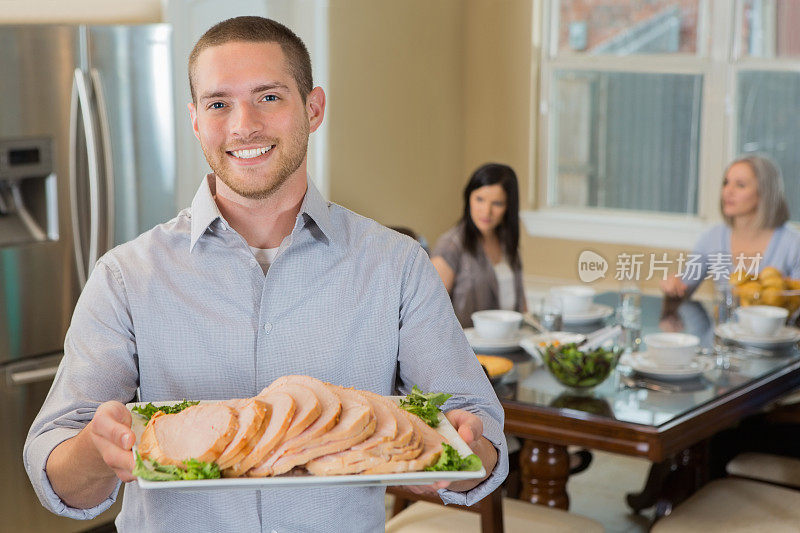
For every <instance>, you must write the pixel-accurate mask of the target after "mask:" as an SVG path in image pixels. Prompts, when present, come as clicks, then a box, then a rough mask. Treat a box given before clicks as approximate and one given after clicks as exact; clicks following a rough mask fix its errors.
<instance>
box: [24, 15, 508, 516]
mask: <svg viewBox="0 0 800 533" xmlns="http://www.w3.org/2000/svg"><path fill="white" fill-rule="evenodd" d="M189 77H190V83H191V87H192V103H191V104H189V111H190V115H191V122H192V127H193V129H194V132H195V135H196V137H197V138H198V140H199V141H200V144H201V146H202V148H203V152H204V153H205V156H206V158H207V160H208V162H209V165H210V166H211V168H212V169H213V171H214V172H213V173H212V174H209V175H208V176H206V177H205V178H204V179H203V181H202V183H201V185H200V188H199V190H198V192H197V194H196V196H195V198H194V200H193V202H192V205H191V208H189V209H185V210H183V211H182V212H181V213H180V214H179V215H178V216H177V217H176V218H175V219H173V220H171V221H169V222H167V223H165V224H162V225H159V226H157V227H156V228H154V229H152V230H150V231H149V232H147V233H145V234H143V235H141V236H140V237H138V238H137V239H136V240H134V241H131V242H129V243H126V244H124V245H122V246H120V247H118V248H116V249H114V250H112V251H111V252H109V253H108V254H106V255H105V256H104V257H103V258H101V259H100V261H99V262H98V263H97V266H96V267H95V269H94V271H93V272H92V275H91V277H90V279H89V281H88V283H87V285H86V288H85V289H84V292H83V294H82V295H81V298H80V300H79V302H78V305H77V307H76V310H75V314H74V316H73V320H72V324H71V326H70V329H69V332H68V333H67V338H66V341H65V356H64V360H63V362H62V365H61V368H60V369H59V372H58V374H57V376H56V379H55V382H54V384H53V388H52V390H51V391H50V394H49V396H48V398H47V400H46V402H45V405H44V406H43V408H42V411H41V413H40V414H39V416H38V417H37V419H36V420H35V422H34V424H33V426H32V427H31V431H30V434H29V436H28V441H27V443H26V446H25V452H24V459H25V466H26V468H27V470H28V474H29V476H30V478H31V481H32V483H33V485H34V488H35V489H36V491H37V493H38V495H39V497H40V499H41V501H42V502H43V504H44V505H45V506H47V507H48V508H49V509H51V510H52V511H54V512H56V513H59V514H62V515H65V516H70V517H74V518H91V517H93V516H95V515H97V514H99V513H100V512H102V511H103V510H104V509H106V508H108V506H109V505H110V504H111V503H112V501H113V500H114V499H115V498H116V494H117V491H118V489H119V486H120V482H121V481H131V480H132V479H133V477H132V476H131V470H132V468H133V465H134V462H133V456H132V452H131V446H132V444H133V440H134V436H133V433H132V432H131V430H130V422H131V418H130V414H129V413H128V411H127V410H126V409H125V407H124V405H123V403H125V402H128V401H131V400H133V399H134V398H135V396H136V392H137V389H138V392H139V396H140V398H141V400H142V401H155V400H170V399H178V400H179V399H182V398H190V399H194V398H196V399H212V400H213V399H227V398H240V397H248V396H253V395H255V394H257V393H258V392H259V391H260V390H261V389H263V388H264V387H266V386H267V385H269V384H270V383H272V382H273V381H274V380H276V379H277V378H279V377H280V376H284V375H289V374H306V375H310V376H314V377H316V378H319V379H322V380H324V381H328V382H332V383H335V384H338V385H343V386H347V387H356V388H359V389H365V390H370V391H373V392H376V393H378V394H383V395H388V394H393V393H394V392H395V391H396V390H400V391H401V392H402V393H406V392H408V391H409V390H410V389H411V386H412V385H419V386H420V387H421V388H422V389H423V390H427V391H444V392H450V393H453V397H452V398H451V399H450V400H449V401H448V402H447V404H445V406H444V407H445V409H446V410H447V411H448V413H447V416H448V418H449V419H450V420H451V422H452V423H453V425H454V426H455V427H456V428H457V429H458V431H459V434H460V435H461V436H462V437H463V438H464V439H465V440H466V441H467V442H468V444H470V446H471V447H472V448H473V450H474V451H475V453H477V454H478V455H479V456H480V458H481V459H482V461H483V463H484V465H485V466H486V468H487V472H489V475H488V477H487V478H486V479H484V480H475V481H462V482H458V483H454V484H452V485H451V486H447V485H446V484H445V483H442V484H439V485H437V486H435V487H429V488H428V490H435V489H440V494H441V497H442V498H443V499H444V500H445V501H447V502H453V503H461V504H472V503H474V502H475V501H477V500H478V499H480V498H482V497H483V496H485V495H487V494H488V493H489V492H491V491H492V490H494V489H495V488H497V486H498V485H499V484H500V483H501V482H502V480H503V478H504V477H505V475H506V472H507V469H508V464H507V453H506V445H505V439H504V437H503V433H502V427H503V413H502V409H501V407H500V405H499V403H498V401H497V398H496V396H495V395H494V393H493V391H492V389H491V386H490V385H489V382H488V380H487V379H486V377H485V375H484V374H483V372H482V370H481V368H480V366H479V365H478V363H477V360H476V358H475V357H474V354H473V353H472V351H471V349H470V347H469V345H468V344H467V342H466V339H465V338H464V335H463V332H462V330H461V328H460V327H459V325H458V322H457V321H456V319H455V316H454V314H453V310H452V306H451V305H450V301H449V298H448V296H447V293H446V292H445V290H444V287H443V286H442V284H441V281H440V280H439V277H438V275H437V274H436V271H435V270H434V269H433V266H432V265H431V263H430V261H429V260H428V257H427V255H426V254H425V253H424V252H423V251H422V250H421V248H420V246H419V245H418V244H417V243H416V242H414V241H413V240H411V239H409V238H407V237H405V236H402V235H400V234H398V233H395V232H393V231H391V230H388V229H386V228H384V227H382V226H380V225H379V224H377V223H376V222H374V221H371V220H369V219H366V218H363V217H360V216H358V215H356V214H354V213H352V212H350V211H347V210H346V209H344V208H342V207H340V206H338V205H335V204H332V203H330V202H327V201H326V200H324V199H323V198H322V196H321V195H320V193H319V192H318V191H317V189H316V188H315V187H314V185H313V182H312V181H310V179H309V177H308V175H307V169H306V150H307V145H308V137H309V135H310V134H311V133H312V132H313V131H315V130H316V129H317V128H318V127H319V126H320V124H321V123H322V120H323V117H324V113H325V94H324V92H323V90H322V89H321V88H319V87H313V83H312V77H311V64H310V60H309V57H308V52H307V51H306V49H305V46H304V45H303V44H302V42H301V41H300V40H299V39H298V38H297V37H296V36H295V35H294V34H293V33H292V32H291V31H290V30H288V29H287V28H285V27H284V26H282V25H280V24H278V23H276V22H274V21H271V20H268V19H262V18H258V17H239V18H236V19H230V20H227V21H224V22H222V23H220V24H218V25H216V26H214V27H213V28H211V29H210V30H209V31H208V32H207V33H206V34H205V35H204V36H203V37H202V38H201V39H200V40H199V41H198V43H197V44H196V46H195V48H194V50H193V52H192V55H191V57H190V60H189ZM383 495H384V489H383V488H381V487H357V488H356V487H343V486H335V485H334V486H329V487H322V486H320V487H319V488H313V489H303V490H291V489H271V490H269V489H264V490H236V491H230V490H229V491H207V492H184V491H154V490H142V489H140V488H139V487H138V486H137V485H136V484H130V485H128V486H127V487H126V489H125V496H124V502H123V510H122V512H121V514H120V515H119V517H118V518H117V528H118V530H120V531H162V530H163V531H237V532H248V531H276V532H284V531H286V532H302V531H348V532H356V531H382V530H383V523H384V503H383Z"/></svg>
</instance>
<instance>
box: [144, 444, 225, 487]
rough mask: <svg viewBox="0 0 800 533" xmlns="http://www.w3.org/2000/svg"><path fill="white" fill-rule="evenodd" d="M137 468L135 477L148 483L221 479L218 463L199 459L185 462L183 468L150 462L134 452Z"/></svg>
mask: <svg viewBox="0 0 800 533" xmlns="http://www.w3.org/2000/svg"><path fill="white" fill-rule="evenodd" d="M134 459H135V461H136V466H135V467H134V468H133V475H134V476H138V477H140V478H142V479H146V480H148V481H178V480H187V479H218V478H220V477H221V474H220V471H219V466H217V463H205V462H203V461H198V460H197V459H188V460H186V461H184V462H183V465H184V466H183V468H181V467H179V466H175V465H162V464H159V463H158V462H156V461H148V460H145V459H142V458H141V457H140V456H139V452H138V451H136V452H134Z"/></svg>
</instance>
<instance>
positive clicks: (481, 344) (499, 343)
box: [464, 328, 525, 353]
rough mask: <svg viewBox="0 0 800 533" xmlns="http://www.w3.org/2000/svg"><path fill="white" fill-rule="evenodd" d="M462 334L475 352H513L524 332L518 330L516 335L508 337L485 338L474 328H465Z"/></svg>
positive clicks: (517, 347)
mask: <svg viewBox="0 0 800 533" xmlns="http://www.w3.org/2000/svg"><path fill="white" fill-rule="evenodd" d="M464 335H466V337H467V341H468V342H469V345H470V346H472V349H473V350H475V351H477V352H499V353H502V352H513V351H516V350H519V343H520V341H521V340H522V339H523V338H524V337H525V334H524V333H523V332H521V331H518V332H517V333H516V335H514V336H513V337H510V338H508V339H485V338H483V337H481V336H480V335H478V332H477V331H475V328H466V329H465V330H464Z"/></svg>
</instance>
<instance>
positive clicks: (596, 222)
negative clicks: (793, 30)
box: [521, 0, 800, 249]
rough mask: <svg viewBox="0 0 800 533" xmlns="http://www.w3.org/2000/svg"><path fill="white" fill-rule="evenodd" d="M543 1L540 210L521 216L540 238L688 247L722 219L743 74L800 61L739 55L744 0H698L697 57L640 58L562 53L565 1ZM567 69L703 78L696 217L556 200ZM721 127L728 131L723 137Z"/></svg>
mask: <svg viewBox="0 0 800 533" xmlns="http://www.w3.org/2000/svg"><path fill="white" fill-rule="evenodd" d="M540 6H541V9H542V11H540V12H536V10H534V13H533V18H534V28H535V29H534V39H533V41H534V42H533V46H534V51H535V50H536V48H537V47H538V48H539V49H540V53H539V54H538V60H539V75H538V89H539V93H538V95H536V94H533V95H532V104H533V105H532V106H531V109H532V117H531V121H532V124H534V125H535V126H534V127H535V130H532V131H536V137H538V142H532V143H530V147H531V152H532V153H531V161H532V172H531V173H530V176H529V183H528V185H529V187H528V191H529V194H528V203H529V205H531V206H535V208H534V209H532V210H525V211H523V212H522V214H521V215H522V219H523V222H524V224H525V227H526V230H527V231H528V233H529V234H530V235H532V236H538V237H551V238H563V239H573V240H583V241H593V242H607V243H620V244H631V245H648V246H652V245H653V243H654V242H655V243H658V246H659V247H663V248H680V249H690V248H691V247H692V246H693V245H694V243H695V241H696V240H697V238H698V237H699V235H700V234H701V233H702V232H703V231H704V230H705V229H707V228H708V227H710V226H711V225H712V224H715V223H718V222H719V221H721V220H722V217H721V215H720V213H719V186H720V183H721V181H722V171H723V169H724V168H725V166H726V164H727V162H728V161H729V160H730V159H731V158H732V157H733V156H734V155H735V148H736V131H735V128H736V100H735V97H736V94H735V91H736V80H737V75H738V72H739V71H740V70H741V69H745V68H750V69H754V70H755V69H758V70H772V69H773V67H775V66H776V64H777V63H787V65H788V64H790V63H791V64H797V65H800V60H799V61H794V60H786V59H778V60H773V59H764V58H747V59H741V58H740V57H739V55H740V54H741V34H742V24H741V22H742V20H743V18H742V17H743V11H744V0H736V2H735V3H733V2H729V1H728V0H699V1H698V34H697V49H696V51H695V53H694V54H646V55H638V56H635V55H631V56H614V55H598V56H587V55H581V54H570V53H567V54H561V55H559V54H558V53H557V50H558V38H559V25H558V24H559V12H560V10H559V7H560V1H559V0H546V1H545V2H542V3H541V4H540ZM711 13H713V14H714V16H713V19H712V17H711V16H710V14H711ZM537 21H538V27H537ZM536 37H540V39H541V40H540V42H538V43H537V42H536V41H537V39H536ZM534 55H535V56H536V55H537V54H534ZM598 63H600V64H599V65H598ZM786 68H787V69H790V68H791V67H789V66H787V67H786ZM566 70H570V71H600V72H635V73H656V74H694V75H700V76H702V80H703V90H702V96H701V98H702V111H701V115H700V129H699V132H700V133H699V135H700V138H699V143H698V144H699V149H698V191H697V194H698V202H697V213H696V214H673V213H658V212H653V211H634V210H623V209H617V210H614V209H605V208H596V207H571V206H559V205H556V204H555V201H556V198H557V196H556V194H557V193H556V186H557V184H556V181H557V176H556V170H555V166H556V165H557V163H556V155H557V154H556V146H555V143H554V142H550V140H551V139H555V126H556V124H555V123H556V121H555V120H553V118H552V115H551V114H550V112H549V111H550V109H551V108H552V107H553V90H554V86H555V83H556V76H555V74H556V72H558V71H566ZM533 92H534V93H535V91H533ZM720 131H721V132H723V135H719V132H720ZM536 176H539V177H540V179H536ZM632 228H634V229H632Z"/></svg>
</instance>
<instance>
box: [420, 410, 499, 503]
mask: <svg viewBox="0 0 800 533" xmlns="http://www.w3.org/2000/svg"><path fill="white" fill-rule="evenodd" d="M445 416H446V417H447V419H448V420H449V421H450V423H451V424H452V425H453V427H454V428H455V429H456V431H458V435H459V436H460V437H461V438H462V439H464V442H466V443H467V444H468V445H469V447H470V448H472V451H473V452H474V453H475V455H477V456H478V457H480V459H481V462H482V463H483V467H484V468H485V469H486V476H484V477H483V478H481V479H465V480H462V481H452V482H451V481H437V482H436V483H434V484H432V485H408V486H407V487H405V488H406V489H408V490H410V491H411V492H413V493H415V494H436V491H438V490H439V489H450V490H454V491H456V492H464V491H467V490H470V489H472V488H474V487H476V486H477V485H478V484H479V483H481V482H482V481H483V480H484V479H486V478H487V477H489V475H490V474H491V473H492V470H494V466H495V464H497V450H496V449H495V448H494V445H493V444H492V443H491V442H489V441H488V440H486V438H485V437H484V436H483V421H482V420H481V419H480V418H478V417H477V416H476V415H474V414H472V413H470V412H469V411H464V410H463V409H454V410H452V411H448V412H447V413H445Z"/></svg>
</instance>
